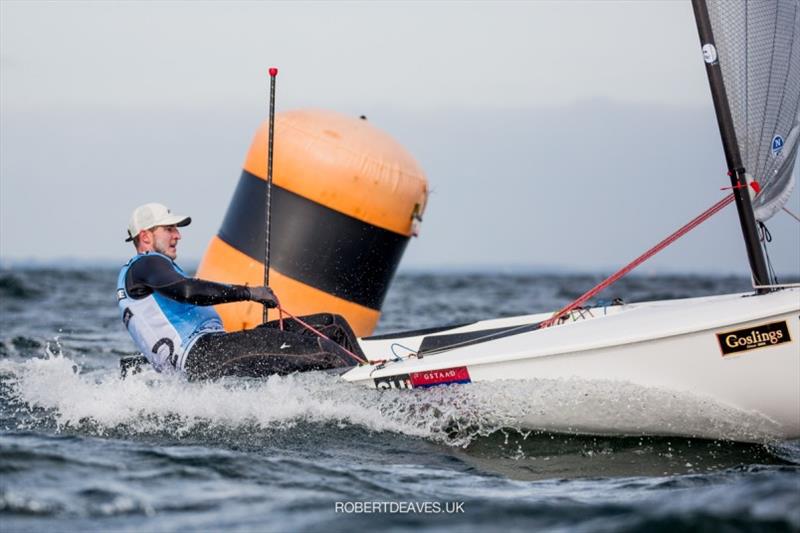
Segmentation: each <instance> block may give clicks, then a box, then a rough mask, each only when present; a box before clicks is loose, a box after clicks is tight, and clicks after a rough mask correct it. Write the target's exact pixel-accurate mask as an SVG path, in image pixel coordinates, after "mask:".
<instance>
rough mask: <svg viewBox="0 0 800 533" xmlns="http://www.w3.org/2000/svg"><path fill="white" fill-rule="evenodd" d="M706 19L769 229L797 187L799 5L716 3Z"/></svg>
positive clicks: (796, 1) (794, 1)
mask: <svg viewBox="0 0 800 533" xmlns="http://www.w3.org/2000/svg"><path fill="white" fill-rule="evenodd" d="M708 12H709V16H710V18H711V25H712V28H713V32H714V40H715V41H716V45H717V53H718V54H719V63H720V67H721V68H722V75H723V79H724V83H725V90H726V93H727V96H728V102H729V104H730V108H731V114H732V115H733V122H734V128H735V130H736V138H737V141H738V144H739V150H740V151H741V155H742V161H743V163H744V168H745V170H746V171H747V173H748V174H749V175H750V176H751V177H752V178H753V179H754V180H755V181H756V182H758V184H759V185H760V188H761V192H760V193H759V194H758V195H757V196H756V197H755V198H754V199H753V210H754V211H755V215H756V219H758V220H761V221H765V220H767V219H768V218H770V217H771V216H772V215H774V214H775V213H776V212H777V211H779V210H780V209H781V208H782V207H783V205H784V204H785V203H786V201H787V200H788V199H789V196H790V195H791V192H792V187H793V186H794V177H793V172H792V170H793V167H794V165H795V160H796V159H797V150H798V141H799V140H800V0H777V1H776V0H769V1H767V0H757V1H756V0H753V1H745V0H712V1H709V2H708Z"/></svg>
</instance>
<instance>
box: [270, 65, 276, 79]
mask: <svg viewBox="0 0 800 533" xmlns="http://www.w3.org/2000/svg"><path fill="white" fill-rule="evenodd" d="M269 75H270V76H271V77H273V78H274V77H275V76H277V75H278V69H276V68H275V67H272V68H271V69H269Z"/></svg>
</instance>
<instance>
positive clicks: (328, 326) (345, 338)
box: [284, 313, 366, 359]
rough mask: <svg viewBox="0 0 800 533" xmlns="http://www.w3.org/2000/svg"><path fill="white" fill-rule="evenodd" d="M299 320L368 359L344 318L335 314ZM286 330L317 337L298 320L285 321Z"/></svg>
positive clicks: (304, 317)
mask: <svg viewBox="0 0 800 533" xmlns="http://www.w3.org/2000/svg"><path fill="white" fill-rule="evenodd" d="M299 318H300V320H302V321H303V322H305V323H306V324H308V325H309V326H311V327H313V328H314V329H316V330H317V331H319V332H320V333H322V334H323V335H325V336H326V337H328V338H329V339H330V340H332V341H333V342H335V343H336V344H338V345H339V346H342V347H344V348H345V349H346V350H348V351H350V352H353V353H354V354H356V355H358V356H359V357H361V358H362V359H365V358H366V357H365V356H364V352H362V351H361V346H359V344H358V340H357V339H356V334H355V333H354V332H353V329H352V328H351V327H350V324H348V322H347V320H346V319H345V318H344V317H343V316H341V315H335V314H333V313H317V314H314V315H306V316H301V317H299ZM284 328H285V330H286V331H293V332H297V333H301V334H303V335H314V336H316V333H314V332H312V331H309V330H308V329H307V328H306V327H305V326H304V325H302V324H300V323H299V322H297V321H296V320H291V319H290V320H284Z"/></svg>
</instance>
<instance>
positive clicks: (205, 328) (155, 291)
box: [117, 203, 363, 379]
mask: <svg viewBox="0 0 800 533" xmlns="http://www.w3.org/2000/svg"><path fill="white" fill-rule="evenodd" d="M190 222H191V218H190V217H188V216H183V215H176V214H173V213H172V212H171V211H170V210H169V209H167V208H166V207H165V206H163V205H161V204H156V203H150V204H145V205H142V206H139V207H137V208H136V209H135V210H134V211H133V214H132V215H131V219H130V222H129V224H128V238H127V239H126V242H129V241H132V242H133V245H134V246H135V247H136V255H135V256H134V257H133V258H131V260H130V261H128V263H127V264H126V265H125V266H124V267H122V270H121V271H120V273H119V278H118V281H117V301H118V304H119V310H120V314H121V317H122V322H123V324H124V325H125V327H126V328H127V330H128V333H130V335H131V337H133V340H134V342H135V343H136V345H137V346H138V348H139V349H140V350H141V351H142V355H144V356H145V357H146V358H147V360H148V361H149V362H150V363H151V364H152V365H153V367H155V369H156V370H158V371H160V372H161V371H179V372H184V373H185V374H186V376H187V377H188V378H189V379H207V378H218V377H222V376H255V377H257V376H265V375H269V374H288V373H291V372H296V371H306V370H324V369H330V368H338V367H345V366H351V365H353V364H354V362H355V361H354V360H353V358H352V357H351V356H349V355H348V354H347V352H346V351H345V350H343V349H342V348H343V347H344V348H345V349H346V350H349V351H350V352H354V353H357V354H358V355H359V356H362V355H363V354H362V353H361V350H360V348H359V346H358V342H357V341H356V338H355V335H354V333H353V331H352V329H351V328H350V326H349V324H348V323H347V321H346V320H345V319H344V318H343V317H341V316H339V315H334V314H329V313H320V314H316V315H310V316H305V317H301V318H302V320H303V322H305V323H307V324H309V325H310V326H312V327H313V328H315V329H317V330H318V331H320V332H321V333H322V334H324V335H325V336H326V337H327V339H326V338H323V337H321V336H319V335H317V334H316V333H313V332H311V331H310V330H308V329H306V327H305V326H303V325H302V324H299V323H298V322H296V321H294V320H285V321H284V324H283V326H284V328H283V329H281V328H280V327H279V324H278V321H272V322H268V323H266V324H263V325H261V326H259V327H256V328H253V329H250V330H244V331H238V332H232V333H226V332H225V331H224V329H223V327H222V320H221V319H220V317H219V315H218V314H217V312H216V311H215V310H214V308H213V307H212V306H213V305H216V304H222V303H229V302H241V301H247V300H249V301H254V302H258V303H260V304H263V305H265V306H267V307H277V305H278V299H277V298H276V297H275V294H274V293H273V292H272V290H271V289H270V288H269V287H265V286H261V287H247V286H244V285H228V284H223V283H215V282H212V281H207V280H202V279H197V278H191V277H188V276H187V275H186V274H185V273H184V271H183V270H181V268H180V267H179V266H178V265H177V264H176V263H175V259H176V258H177V255H178V254H177V245H178V241H179V240H180V238H181V233H180V230H179V229H178V228H181V227H184V226H187V225H188V224H189V223H190Z"/></svg>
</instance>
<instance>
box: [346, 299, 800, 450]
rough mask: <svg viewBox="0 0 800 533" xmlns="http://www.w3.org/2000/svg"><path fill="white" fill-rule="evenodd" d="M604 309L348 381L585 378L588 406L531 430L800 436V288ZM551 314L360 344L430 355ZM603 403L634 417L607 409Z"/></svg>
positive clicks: (409, 384)
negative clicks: (441, 344)
mask: <svg viewBox="0 0 800 533" xmlns="http://www.w3.org/2000/svg"><path fill="white" fill-rule="evenodd" d="M592 313H593V315H594V316H593V317H588V316H586V317H585V318H584V319H579V320H577V321H574V322H570V323H566V324H562V325H558V326H554V327H550V328H546V329H538V330H533V331H527V332H522V333H516V334H509V335H507V336H504V337H502V338H496V339H490V340H483V341H482V342H475V341H474V339H473V341H472V342H473V343H472V344H465V345H461V346H455V347H453V348H452V349H449V350H446V351H441V352H439V353H434V354H431V355H425V351H424V349H423V357H422V358H419V359H418V358H414V357H411V358H402V359H400V360H393V361H390V362H387V363H385V364H383V365H370V366H362V367H358V368H355V369H353V370H351V371H349V372H347V373H346V374H344V375H343V378H344V379H345V380H348V381H351V382H356V383H362V384H365V385H368V386H371V387H379V388H417V387H418V386H421V387H427V386H431V385H434V384H448V383H466V382H471V383H480V382H499V381H501V380H514V381H523V382H525V381H527V382H531V383H543V382H550V381H552V380H558V381H562V382H564V384H565V385H564V387H565V388H568V386H567V384H568V383H575V382H580V383H582V384H584V385H585V384H596V385H597V387H595V388H593V389H587V388H586V387H583V388H582V389H580V390H583V391H584V393H583V394H584V395H589V396H591V397H590V398H575V401H576V402H578V403H580V405H581V406H582V408H581V409H570V408H565V409H564V410H563V416H559V413H558V412H548V413H542V412H531V413H522V415H521V420H520V421H519V423H520V425H521V426H522V427H524V428H527V429H543V430H551V431H568V432H587V433H599V434H610V435H615V434H624V435H631V434H649V435H674V434H678V435H684V436H691V437H702V438H728V439H734V440H744V441H766V440H775V439H794V438H800V340H799V339H800V289H785V290H781V291H777V292H774V293H770V294H765V295H759V296H753V295H724V296H714V297H708V298H693V299H685V300H671V301H662V302H644V303H636V304H627V305H619V306H613V307H608V308H596V309H593V310H592ZM548 316H549V315H548V314H540V315H530V316H523V317H513V318H506V319H498V320H491V321H483V322H478V323H475V324H471V325H468V326H464V327H460V328H454V329H449V330H445V331H440V332H437V333H433V334H430V335H417V336H410V337H402V338H390V339H381V338H380V337H378V338H375V339H370V338H366V339H362V340H361V341H360V342H361V346H362V349H363V350H364V352H365V354H366V355H367V356H368V358H369V359H370V360H371V361H378V360H383V359H391V358H392V346H393V345H394V351H395V352H397V351H398V350H403V348H398V346H397V345H402V346H403V347H405V348H408V349H410V350H418V349H419V347H420V345H421V344H422V343H423V339H425V338H426V337H436V336H442V335H455V334H462V335H465V337H463V338H465V339H467V340H469V339H468V336H469V335H470V334H472V335H475V333H474V332H477V331H482V330H486V329H493V328H501V327H508V326H513V325H519V324H531V323H536V322H538V321H540V320H542V319H544V318H547V317H548ZM448 338H449V339H453V340H454V341H458V340H460V339H459V338H457V337H448ZM427 342H430V340H429V341H427ZM423 346H424V345H423ZM726 352H727V353H726ZM406 353H408V352H407V351H405V352H403V353H401V354H400V355H405V354H406ZM509 383H511V382H509ZM505 386H511V385H505ZM587 390H589V391H590V392H586V391H587ZM635 391H638V392H640V393H643V394H637V398H636V399H635V402H634V404H633V405H634V407H631V398H630V395H631V394H635ZM636 402H640V403H638V405H637V404H636ZM641 402H644V403H641ZM656 404H657V405H656ZM687 405H691V406H693V407H692V408H687ZM596 406H603V409H606V410H608V409H612V410H613V409H616V410H618V412H620V413H622V412H624V416H602V413H600V412H599V409H596V408H595V407H596ZM720 413H724V416H723V415H721V414H720ZM721 418H724V419H725V420H724V421H722V420H718V419H721Z"/></svg>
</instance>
